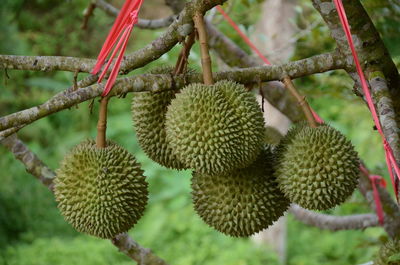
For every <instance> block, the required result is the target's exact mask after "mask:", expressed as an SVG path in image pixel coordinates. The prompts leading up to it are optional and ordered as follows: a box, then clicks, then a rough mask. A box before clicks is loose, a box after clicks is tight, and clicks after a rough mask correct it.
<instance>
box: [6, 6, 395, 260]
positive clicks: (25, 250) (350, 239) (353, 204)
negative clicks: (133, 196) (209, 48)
mask: <svg viewBox="0 0 400 265" xmlns="http://www.w3.org/2000/svg"><path fill="white" fill-rule="evenodd" d="M121 2H122V1H114V3H116V4H119V5H120V4H121ZM257 2H259V1H255V0H252V1H250V0H246V1H243V2H240V1H236V2H235V5H234V7H233V10H234V12H233V18H234V19H235V20H236V21H238V22H241V23H242V24H241V27H242V28H243V29H244V30H246V31H247V33H249V34H250V33H251V31H252V24H253V23H254V21H255V19H256V17H257V16H254V17H251V16H248V14H249V10H250V11H254V12H255V13H256V14H257V12H258V11H257V10H259V6H258V3H257ZM363 3H364V4H365V6H366V7H367V8H368V11H369V12H370V15H371V17H372V18H373V20H374V22H376V25H377V26H378V28H379V30H380V32H381V34H382V36H383V38H384V41H385V43H386V44H387V46H388V48H389V49H390V52H391V54H392V56H393V58H394V60H395V61H396V63H397V64H398V65H399V63H400V49H399V47H400V46H399V45H398V43H399V41H400V39H399V38H400V37H399V36H400V34H399V33H400V32H399V29H400V14H399V5H398V4H397V3H396V1H394V0H392V1H390V0H380V1H375V0H365V1H363ZM87 4H88V1H87V0H76V1H50V0H35V1H24V0H2V4H1V5H0V53H1V54H19V55H63V56H81V57H91V58H94V57H96V55H97V52H98V51H99V49H100V46H101V44H102V42H103V40H104V39H105V36H106V34H107V31H108V29H109V27H110V25H111V24H112V22H113V20H112V19H111V18H109V17H107V16H106V15H104V14H103V13H102V12H101V11H100V10H96V11H95V14H94V16H93V17H92V18H91V20H90V23H89V29H88V30H87V31H83V30H81V29H80V24H81V20H82V12H83V10H84V8H85V7H86V5H87ZM145 5H147V7H146V8H148V9H149V10H152V9H154V8H156V7H155V6H156V5H157V2H155V1H151V0H148V1H146V3H145ZM157 8H158V7H157ZM296 10H297V11H298V17H297V18H296V19H295V18H293V23H297V25H299V27H301V26H303V27H304V26H306V25H307V24H309V23H312V22H313V21H319V23H317V26H316V27H314V28H313V29H312V30H311V31H310V33H309V34H307V35H306V36H304V37H302V38H301V39H299V41H298V42H297V44H296V45H297V46H296V54H295V55H294V58H293V59H299V58H304V57H307V56H311V55H314V54H317V53H321V52H326V51H330V50H332V49H333V48H334V42H333V41H332V40H331V38H330V37H329V32H328V30H327V28H326V26H325V25H324V24H323V22H322V21H321V19H320V17H319V15H318V14H317V13H316V12H315V11H314V10H313V9H312V7H311V6H310V3H309V1H305V0H304V1H299V5H298V7H297V9H296ZM258 15H259V14H258ZM219 27H220V29H221V30H223V31H224V32H226V33H227V34H228V36H230V37H232V38H233V39H234V40H235V41H236V42H237V43H239V44H240V45H241V46H242V47H243V48H244V49H247V47H245V45H244V43H243V42H242V41H241V40H240V39H239V38H238V37H237V36H236V34H235V33H234V31H232V30H231V29H230V28H229V27H228V25H227V24H226V23H225V22H222V23H220V25H219ZM159 34H160V31H148V30H140V29H135V31H134V34H133V38H132V40H131V44H130V46H129V48H128V52H131V51H134V50H136V49H138V48H140V47H142V46H143V45H145V44H147V43H149V42H150V41H151V40H153V39H155V38H156V37H157V36H159ZM178 51H179V49H178V48H174V49H173V50H172V51H171V52H169V53H168V54H167V55H164V56H163V57H162V58H161V59H160V60H159V61H157V62H155V63H152V64H151V65H149V66H146V67H144V68H142V69H138V70H136V71H134V73H133V74H137V73H143V72H145V71H146V70H147V69H149V68H150V67H152V66H155V65H158V64H166V63H170V64H173V63H174V61H175V58H176V55H177V53H178ZM198 59H199V55H198V51H197V49H195V50H194V51H193V52H192V55H191V57H190V63H191V64H192V65H194V66H195V67H197V68H198V67H199V60H198ZM8 75H9V76H10V78H9V79H8V78H6V77H5V75H4V74H3V73H2V74H1V75H0V76H1V77H0V79H1V80H0V88H1V89H0V91H1V93H0V116H3V115H6V114H8V113H11V112H15V111H17V110H21V109H24V108H28V107H30V106H34V105H37V104H40V103H42V102H44V101H45V100H46V99H48V98H49V97H51V96H52V95H53V94H55V93H57V92H59V91H62V90H63V89H65V88H66V87H69V86H70V85H71V83H72V79H73V77H72V74H71V73H66V72H57V73H38V72H28V71H8ZM84 76H85V75H84V74H80V75H79V77H80V78H82V77H84ZM296 82H297V85H298V86H299V87H300V88H301V90H302V91H303V92H304V93H305V94H307V95H308V98H309V99H310V101H311V104H312V105H313V107H314V108H315V109H316V110H317V111H318V112H319V113H320V115H321V116H322V117H323V118H324V119H326V120H327V121H329V122H330V123H332V124H333V125H334V126H335V127H337V128H339V129H340V130H341V131H342V132H343V133H344V134H346V135H347V136H348V137H349V138H350V139H352V141H353V143H354V145H355V146H356V149H357V150H358V151H359V152H360V154H361V156H362V158H363V159H364V160H365V161H366V162H367V164H368V166H369V167H370V168H373V169H374V172H376V173H380V174H385V172H386V171H385V164H384V157H383V151H382V148H381V144H380V140H379V137H378V136H377V133H376V132H374V131H373V130H372V126H373V124H372V121H371V119H370V114H369V113H368V111H367V109H366V107H365V106H364V104H363V103H362V102H361V101H360V100H359V99H358V98H356V97H355V96H354V95H353V94H352V93H351V86H352V81H351V80H350V79H349V78H348V77H346V75H345V74H344V73H343V72H332V73H326V74H321V75H315V76H312V77H307V78H303V79H301V80H297V81H296ZM131 97H132V95H128V96H127V97H126V98H124V99H117V98H113V99H112V100H111V104H110V110H109V124H108V125H109V126H108V128H109V129H108V137H109V138H111V139H113V140H116V141H117V142H119V143H120V144H121V145H122V146H124V147H125V148H127V149H128V150H129V151H130V152H132V153H134V154H135V155H136V156H137V158H138V160H139V161H140V162H141V163H142V165H143V168H144V169H145V172H146V175H147V176H148V180H149V183H150V204H149V206H148V208H147V210H146V213H145V216H144V217H143V218H142V219H141V220H140V222H139V223H138V225H137V226H136V227H135V228H134V229H132V230H131V231H130V234H131V235H132V236H133V238H134V239H135V240H137V241H138V242H139V243H140V244H142V245H143V246H145V247H149V248H152V249H153V250H154V251H155V253H157V254H158V255H160V256H161V257H163V258H164V259H165V260H167V261H168V262H170V263H171V264H176V265H191V264H193V265H195V264H232V265H242V264H243V265H244V264H279V262H278V259H277V257H276V255H275V254H274V252H273V251H272V250H271V249H269V248H268V247H265V246H256V245H255V244H254V243H253V242H251V241H250V240H249V239H235V238H230V237H227V236H224V235H222V234H220V233H218V232H215V231H214V230H212V229H211V228H209V227H207V225H205V224H204V223H203V222H202V221H201V220H200V218H199V217H197V215H195V213H194V211H193V208H192V206H191V199H190V172H189V171H181V172H177V171H171V170H167V169H164V168H162V167H160V166H158V165H156V164H155V163H153V162H152V161H150V160H149V159H148V158H147V157H146V156H145V154H144V153H143V152H142V151H141V150H140V148H139V145H138V144H137V141H136V139H135V134H134V131H133V128H132V124H131V114H130V101H131ZM88 105H89V103H88V102H87V103H82V104H80V105H79V107H78V108H72V109H70V110H65V111H62V112H60V113H57V114H55V115H52V116H49V117H46V118H44V119H41V120H40V121H38V122H36V123H34V124H32V125H30V126H28V127H26V128H24V129H23V130H21V132H20V133H19V135H20V137H21V138H22V139H23V140H24V141H25V142H27V143H28V145H29V147H30V148H31V149H32V150H33V151H35V152H36V153H37V154H38V155H39V157H41V158H42V159H43V160H44V161H45V162H46V163H47V164H48V165H49V166H50V167H51V168H53V169H55V168H57V166H58V162H59V161H60V159H62V157H63V155H64V154H65V153H66V152H67V151H68V150H69V149H70V148H71V147H72V146H74V145H76V144H77V143H79V142H80V141H82V140H83V139H85V138H88V137H94V136H95V127H96V120H97V118H96V115H95V114H93V115H91V114H90V112H89V109H88ZM95 106H96V107H97V104H95ZM96 107H95V109H94V112H93V113H97V108H96ZM0 168H2V170H1V171H0V181H1V182H0V183H1V185H0V265H3V264H4V265H25V264H32V265H35V264H38V265H39V264H40V265H47V264H48V265H53V264H59V265H62V264H77V265H78V264H84V265H92V264H93V265H94V264H96V265H99V264H132V261H131V260H129V259H128V258H127V257H125V256H124V255H123V254H121V253H119V252H118V251H117V250H116V249H115V247H114V246H112V245H111V243H110V242H109V241H106V240H101V239H97V238H93V237H89V236H86V235H82V234H79V233H77V232H75V231H74V230H73V229H72V228H71V227H70V226H69V225H68V224H67V223H66V222H65V221H64V220H63V218H62V216H61V215H60V214H59V212H58V210H57V208H56V204H55V202H54V198H53V196H52V194H51V193H50V192H49V191H48V190H47V189H46V188H45V187H43V186H41V184H40V183H39V182H38V181H36V180H35V179H34V178H32V176H30V175H29V174H28V173H26V172H25V170H24V168H23V166H22V165H21V164H20V163H19V162H18V161H16V160H14V158H13V157H12V155H11V154H9V153H8V152H7V151H6V150H5V149H4V148H3V147H0ZM386 177H387V176H386ZM367 211H369V209H368V207H367V206H366V205H365V203H364V201H363V199H362V197H361V195H360V194H358V193H357V192H356V193H355V194H354V196H353V197H352V198H351V199H349V201H348V202H347V203H346V204H344V205H343V206H341V207H338V208H335V209H333V210H330V211H328V213H332V214H339V215H340V214H351V213H361V212H367ZM383 236H384V232H383V231H382V229H380V228H373V229H367V230H365V231H343V232H336V233H332V232H329V231H320V230H319V229H316V228H312V227H307V226H305V225H303V224H301V223H299V222H297V221H296V220H294V219H293V218H292V217H291V216H289V218H288V242H287V243H288V251H287V253H288V264H293V265H302V264H307V265H314V264H315V265H316V264H332V265H333V264H349V265H350V264H361V263H365V262H367V261H369V260H371V259H372V257H373V255H374V253H375V252H376V250H377V248H378V244H379V238H380V237H383Z"/></svg>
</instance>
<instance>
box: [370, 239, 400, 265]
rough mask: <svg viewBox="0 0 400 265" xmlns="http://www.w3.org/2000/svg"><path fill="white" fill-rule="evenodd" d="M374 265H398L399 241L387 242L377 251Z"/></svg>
mask: <svg viewBox="0 0 400 265" xmlns="http://www.w3.org/2000/svg"><path fill="white" fill-rule="evenodd" d="M373 264H374V265H400V240H398V239H394V240H389V241H387V242H386V243H385V244H384V245H383V246H382V247H381V248H380V250H379V253H378V255H377V257H376V259H375V260H374V263H373Z"/></svg>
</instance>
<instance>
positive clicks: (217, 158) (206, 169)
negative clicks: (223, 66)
mask: <svg viewBox="0 0 400 265" xmlns="http://www.w3.org/2000/svg"><path fill="white" fill-rule="evenodd" d="M166 131H167V139H168V141H169V143H170V146H171V148H172V149H173V151H174V153H175V154H176V155H177V156H178V158H179V160H180V161H181V162H182V163H183V164H184V165H185V166H187V167H188V168H192V169H194V170H196V171H197V172H199V173H203V174H209V175H216V174H221V173H223V172H229V171H231V170H233V169H236V168H243V167H246V166H248V165H249V164H251V163H252V162H253V161H254V160H255V159H256V157H257V155H258V154H259V153H260V150H261V148H262V144H263V140H264V132H265V130H264V119H263V115H262V113H261V110H260V108H259V106H258V104H257V101H256V99H255V97H254V95H253V94H252V93H250V92H248V91H246V89H245V87H244V86H243V85H240V84H237V83H234V82H231V81H220V82H217V83H215V84H214V85H211V86H206V85H203V84H191V85H188V86H186V87H185V88H183V89H182V91H181V93H178V94H177V95H176V98H175V99H173V100H172V101H171V105H170V106H169V107H168V111H167V115H166Z"/></svg>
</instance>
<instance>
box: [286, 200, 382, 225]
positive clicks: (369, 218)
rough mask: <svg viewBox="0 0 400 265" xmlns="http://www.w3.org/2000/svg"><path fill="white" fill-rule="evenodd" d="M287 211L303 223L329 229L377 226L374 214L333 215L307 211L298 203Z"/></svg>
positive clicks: (376, 218)
mask: <svg viewBox="0 0 400 265" xmlns="http://www.w3.org/2000/svg"><path fill="white" fill-rule="evenodd" d="M289 211H290V212H291V213H292V214H293V215H294V216H295V217H296V219H297V220H299V221H301V222H303V223H305V224H308V225H311V226H315V227H318V228H320V229H327V230H331V231H338V230H356V229H365V228H368V227H374V226H379V222H378V217H377V216H376V215H375V214H355V215H349V216H333V215H327V214H321V213H316V212H313V211H309V210H306V209H303V208H301V207H300V206H298V205H292V206H291V207H290V209H289Z"/></svg>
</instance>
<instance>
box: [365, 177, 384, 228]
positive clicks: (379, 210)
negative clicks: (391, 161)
mask: <svg viewBox="0 0 400 265" xmlns="http://www.w3.org/2000/svg"><path fill="white" fill-rule="evenodd" d="M369 179H370V180H371V183H372V191H373V194H374V200H375V206H376V215H377V216H378V220H379V223H380V224H381V225H383V209H382V203H381V200H380V198H379V192H378V188H377V185H376V183H377V182H378V183H379V185H381V186H383V187H384V185H382V180H383V178H382V177H381V176H377V175H370V176H369Z"/></svg>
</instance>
